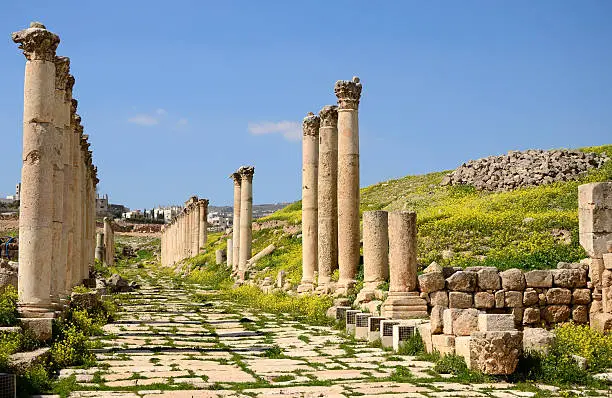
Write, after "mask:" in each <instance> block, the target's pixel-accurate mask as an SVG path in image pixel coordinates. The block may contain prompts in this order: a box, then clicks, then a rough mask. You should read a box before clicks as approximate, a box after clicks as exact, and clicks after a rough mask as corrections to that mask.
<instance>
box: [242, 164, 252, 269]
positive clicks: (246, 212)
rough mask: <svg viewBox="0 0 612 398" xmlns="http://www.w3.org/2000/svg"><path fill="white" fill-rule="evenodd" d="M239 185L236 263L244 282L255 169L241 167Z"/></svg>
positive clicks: (249, 253)
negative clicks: (237, 256) (238, 226)
mask: <svg viewBox="0 0 612 398" xmlns="http://www.w3.org/2000/svg"><path fill="white" fill-rule="evenodd" d="M238 172H239V173H240V177H241V184H240V186H241V187H240V250H239V256H240V261H239V262H238V277H239V279H240V280H241V281H244V279H245V274H246V270H247V269H246V266H247V261H248V260H249V258H251V244H252V242H251V239H252V236H253V230H252V228H253V225H252V223H253V174H255V167H253V166H243V167H241V168H240V169H238Z"/></svg>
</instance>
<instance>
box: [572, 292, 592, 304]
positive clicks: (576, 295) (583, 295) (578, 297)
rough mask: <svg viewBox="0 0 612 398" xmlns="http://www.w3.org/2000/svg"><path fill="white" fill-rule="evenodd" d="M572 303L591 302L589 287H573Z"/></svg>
mask: <svg viewBox="0 0 612 398" xmlns="http://www.w3.org/2000/svg"><path fill="white" fill-rule="evenodd" d="M572 304H583V305H588V304H591V289H575V290H574V291H573V292H572Z"/></svg>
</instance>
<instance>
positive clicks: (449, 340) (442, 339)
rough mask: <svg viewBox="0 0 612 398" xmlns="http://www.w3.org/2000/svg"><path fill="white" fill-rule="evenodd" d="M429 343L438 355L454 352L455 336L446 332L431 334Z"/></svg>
mask: <svg viewBox="0 0 612 398" xmlns="http://www.w3.org/2000/svg"><path fill="white" fill-rule="evenodd" d="M431 344H432V347H433V349H434V350H435V351H438V352H439V353H440V355H452V354H454V353H455V336H452V335H448V334H434V335H432V336H431Z"/></svg>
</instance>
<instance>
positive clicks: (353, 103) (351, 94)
mask: <svg viewBox="0 0 612 398" xmlns="http://www.w3.org/2000/svg"><path fill="white" fill-rule="evenodd" d="M361 88H362V87H361V83H360V82H359V78H358V77H357V76H355V77H353V80H350V81H349V80H338V81H337V82H336V85H335V86H334V93H335V94H336V97H338V107H339V109H341V110H342V109H355V110H356V109H359V99H360V98H361Z"/></svg>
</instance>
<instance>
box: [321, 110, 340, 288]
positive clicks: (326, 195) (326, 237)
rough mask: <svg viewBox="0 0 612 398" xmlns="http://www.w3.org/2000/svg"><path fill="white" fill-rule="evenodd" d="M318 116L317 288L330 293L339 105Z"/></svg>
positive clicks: (335, 257)
mask: <svg viewBox="0 0 612 398" xmlns="http://www.w3.org/2000/svg"><path fill="white" fill-rule="evenodd" d="M319 118H320V125H319V167H318V170H319V174H318V177H317V184H318V204H317V208H318V226H317V229H318V233H319V236H318V249H317V252H318V264H317V266H318V271H319V276H318V281H317V285H318V286H317V290H318V291H320V292H322V293H329V291H330V288H331V286H330V284H331V274H332V272H333V271H334V270H335V269H336V268H338V180H337V178H338V107H337V106H335V105H333V106H325V107H323V109H321V111H320V112H319Z"/></svg>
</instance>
